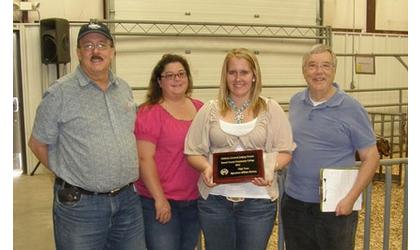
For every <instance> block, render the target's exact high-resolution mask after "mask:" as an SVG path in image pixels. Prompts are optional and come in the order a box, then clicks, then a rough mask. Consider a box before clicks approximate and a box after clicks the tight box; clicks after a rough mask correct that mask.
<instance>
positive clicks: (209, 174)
mask: <svg viewBox="0 0 420 250" xmlns="http://www.w3.org/2000/svg"><path fill="white" fill-rule="evenodd" d="M201 176H202V177H203V180H204V183H205V184H206V185H207V186H208V187H214V186H216V185H217V184H216V183H214V182H213V168H212V167H211V166H210V165H209V166H208V167H206V168H205V169H204V170H203V172H201Z"/></svg>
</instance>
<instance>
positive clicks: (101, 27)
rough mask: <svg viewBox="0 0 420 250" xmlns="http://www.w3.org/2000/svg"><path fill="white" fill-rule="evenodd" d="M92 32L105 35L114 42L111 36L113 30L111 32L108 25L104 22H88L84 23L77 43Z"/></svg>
mask: <svg viewBox="0 0 420 250" xmlns="http://www.w3.org/2000/svg"><path fill="white" fill-rule="evenodd" d="M90 33H98V34H101V35H104V36H105V37H106V38H108V39H109V40H111V41H112V42H114V40H113V39H112V36H111V32H109V29H108V27H107V26H106V25H105V24H103V23H93V22H91V23H88V24H84V25H82V27H80V30H79V34H78V35H77V43H79V40H80V39H81V38H82V37H84V36H85V35H87V34H90Z"/></svg>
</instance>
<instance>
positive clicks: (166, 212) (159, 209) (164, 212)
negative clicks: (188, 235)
mask: <svg viewBox="0 0 420 250" xmlns="http://www.w3.org/2000/svg"><path fill="white" fill-rule="evenodd" d="M155 209H156V218H155V219H156V220H157V221H159V223H161V224H166V223H168V221H170V220H171V217H172V214H171V205H170V204H169V202H168V200H167V199H158V200H155Z"/></svg>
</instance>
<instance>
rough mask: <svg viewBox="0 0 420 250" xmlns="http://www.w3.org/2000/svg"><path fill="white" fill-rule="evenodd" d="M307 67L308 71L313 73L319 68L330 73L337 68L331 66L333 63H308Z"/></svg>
mask: <svg viewBox="0 0 420 250" xmlns="http://www.w3.org/2000/svg"><path fill="white" fill-rule="evenodd" d="M305 67H306V68H307V69H309V70H311V71H315V70H317V69H318V68H319V69H321V70H326V71H330V70H332V69H333V68H334V67H335V66H334V65H333V64H331V63H320V64H317V63H308V64H307V65H306V66H305Z"/></svg>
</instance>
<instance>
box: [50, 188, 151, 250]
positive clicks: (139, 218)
mask: <svg viewBox="0 0 420 250" xmlns="http://www.w3.org/2000/svg"><path fill="white" fill-rule="evenodd" d="M62 189H63V186H62V185H59V184H58V183H57V182H56V183H55V185H54V204H53V218H54V236H55V244H56V249H57V250H94V249H95V250H96V249H100V250H107V249H108V250H111V249H112V250H138V249H143V250H145V249H146V244H145V239H144V224H143V212H142V207H141V199H140V197H139V196H138V195H137V193H136V192H135V191H134V188H133V186H130V187H127V188H125V189H123V190H122V191H121V192H120V193H118V194H117V195H115V196H108V195H89V194H81V196H80V200H77V201H70V202H68V201H65V202H61V201H60V200H59V199H58V192H59V191H60V190H62Z"/></svg>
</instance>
